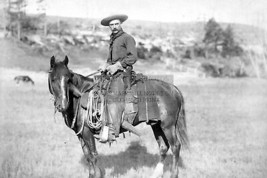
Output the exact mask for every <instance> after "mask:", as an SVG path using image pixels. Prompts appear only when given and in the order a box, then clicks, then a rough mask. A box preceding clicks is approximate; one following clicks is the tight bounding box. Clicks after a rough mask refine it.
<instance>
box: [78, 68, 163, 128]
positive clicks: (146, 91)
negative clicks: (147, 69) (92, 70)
mask: <svg viewBox="0 0 267 178" xmlns="http://www.w3.org/2000/svg"><path fill="white" fill-rule="evenodd" d="M121 75H123V73H119V74H117V75H115V76H114V77H113V79H110V78H106V77H105V76H101V75H98V76H95V78H94V80H95V83H96V86H95V87H94V89H93V90H91V92H93V96H92V95H91V96H90V92H88V91H87V92H84V94H83V96H82V97H81V100H80V104H81V107H82V108H83V109H85V110H87V109H88V106H89V105H88V102H89V97H91V99H93V106H94V110H95V112H96V113H95V115H100V114H101V104H102V102H104V100H103V99H102V100H101V99H100V98H101V96H103V97H104V98H106V97H108V98H109V100H108V101H107V102H117V101H123V102H124V99H125V93H124V92H125V91H121V93H116V94H115V95H109V94H110V93H109V91H108V90H109V89H110V87H111V89H110V90H112V91H117V90H116V88H114V87H116V86H114V85H113V83H112V82H114V81H115V80H116V79H117V78H118V77H123V76H121ZM87 89H88V88H84V91H86V90H87ZM131 90H132V92H134V93H136V96H137V98H136V100H135V101H134V103H135V106H134V107H135V110H136V111H137V117H135V118H134V120H132V121H130V123H131V124H137V123H139V122H144V121H145V122H146V123H147V124H151V123H154V122H157V121H158V120H159V108H158V104H157V102H158V100H157V97H156V92H155V90H154V88H153V85H152V84H151V82H150V80H148V78H147V76H145V75H143V74H141V73H137V74H136V73H133V75H132V80H131ZM107 95H108V96H107ZM107 102H106V103H105V105H106V104H107ZM104 107H106V106H104Z"/></svg>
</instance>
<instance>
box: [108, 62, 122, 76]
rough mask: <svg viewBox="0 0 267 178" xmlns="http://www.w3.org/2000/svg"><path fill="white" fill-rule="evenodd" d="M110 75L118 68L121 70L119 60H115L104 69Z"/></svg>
mask: <svg viewBox="0 0 267 178" xmlns="http://www.w3.org/2000/svg"><path fill="white" fill-rule="evenodd" d="M106 70H107V71H108V73H109V74H110V75H113V74H115V73H116V72H117V71H118V70H123V67H122V66H121V63H120V62H117V63H115V64H113V65H110V66H108V67H107V69H106Z"/></svg>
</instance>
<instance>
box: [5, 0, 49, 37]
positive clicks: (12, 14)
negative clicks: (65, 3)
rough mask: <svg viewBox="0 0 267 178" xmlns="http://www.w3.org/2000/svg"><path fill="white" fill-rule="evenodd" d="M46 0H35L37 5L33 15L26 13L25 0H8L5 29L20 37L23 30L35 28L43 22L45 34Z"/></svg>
mask: <svg viewBox="0 0 267 178" xmlns="http://www.w3.org/2000/svg"><path fill="white" fill-rule="evenodd" d="M45 1H46V0H35V3H36V5H37V9H36V12H37V14H35V15H28V14H26V7H27V5H28V4H27V0H8V1H7V4H8V6H7V10H6V12H7V14H8V23H7V29H8V30H10V31H11V32H12V34H13V35H16V36H17V38H18V39H21V35H22V33H23V32H25V31H32V30H37V29H38V28H39V26H40V24H44V25H43V28H44V34H46V4H45Z"/></svg>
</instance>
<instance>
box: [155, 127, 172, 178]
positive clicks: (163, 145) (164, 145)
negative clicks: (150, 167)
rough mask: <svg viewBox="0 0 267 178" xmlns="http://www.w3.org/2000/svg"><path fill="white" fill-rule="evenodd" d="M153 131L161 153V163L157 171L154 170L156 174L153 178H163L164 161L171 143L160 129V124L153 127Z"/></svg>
mask: <svg viewBox="0 0 267 178" xmlns="http://www.w3.org/2000/svg"><path fill="white" fill-rule="evenodd" d="M151 127H152V130H153V133H154V136H155V138H156V140H157V142H158V145H159V153H160V162H159V163H158V164H157V167H156V169H155V170H154V173H153V175H152V177H151V178H156V177H162V176H163V167H164V160H165V158H166V155H167V151H168V149H169V147H170V146H169V143H168V141H167V139H166V137H165V135H164V133H163V131H162V129H161V127H160V123H157V124H155V125H152V126H151Z"/></svg>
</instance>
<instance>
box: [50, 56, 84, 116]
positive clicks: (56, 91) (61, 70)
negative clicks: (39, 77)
mask: <svg viewBox="0 0 267 178" xmlns="http://www.w3.org/2000/svg"><path fill="white" fill-rule="evenodd" d="M68 62H69V59H68V57H67V56H66V57H65V59H64V60H63V61H60V62H56V60H55V57H54V56H52V57H51V60H50V71H49V75H48V85H49V91H50V93H51V94H52V95H54V97H55V102H54V105H55V107H56V109H57V110H58V111H59V112H64V111H66V110H67V108H68V107H69V91H70V90H71V91H72V92H73V93H74V95H76V96H80V95H81V93H80V91H79V90H78V89H77V88H76V87H75V86H74V85H73V83H72V77H73V73H72V72H71V71H70V70H69V69H68Z"/></svg>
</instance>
